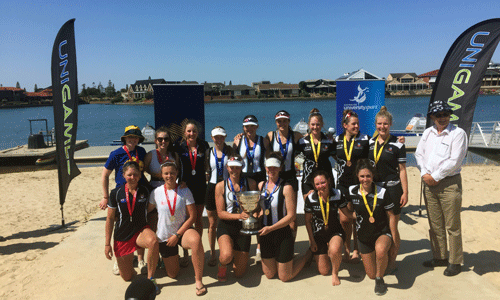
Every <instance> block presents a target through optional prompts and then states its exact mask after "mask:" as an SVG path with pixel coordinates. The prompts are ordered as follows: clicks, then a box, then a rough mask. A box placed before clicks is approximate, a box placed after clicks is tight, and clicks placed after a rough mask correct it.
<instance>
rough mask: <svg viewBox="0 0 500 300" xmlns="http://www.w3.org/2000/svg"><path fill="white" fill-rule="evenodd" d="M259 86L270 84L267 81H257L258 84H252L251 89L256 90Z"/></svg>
mask: <svg viewBox="0 0 500 300" xmlns="http://www.w3.org/2000/svg"><path fill="white" fill-rule="evenodd" d="M259 84H271V81H268V80H262V81H259V82H252V87H253V88H254V89H257V86H258V85H259Z"/></svg>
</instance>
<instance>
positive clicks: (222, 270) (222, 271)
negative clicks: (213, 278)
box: [217, 264, 227, 282]
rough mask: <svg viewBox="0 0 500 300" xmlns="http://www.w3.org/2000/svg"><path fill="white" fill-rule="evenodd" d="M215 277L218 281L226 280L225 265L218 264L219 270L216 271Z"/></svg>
mask: <svg viewBox="0 0 500 300" xmlns="http://www.w3.org/2000/svg"><path fill="white" fill-rule="evenodd" d="M217 279H218V280H219V281H220V282H226V281H227V266H223V265H221V264H219V272H218V273H217Z"/></svg>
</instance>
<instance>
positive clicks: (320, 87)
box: [304, 79, 337, 93]
mask: <svg viewBox="0 0 500 300" xmlns="http://www.w3.org/2000/svg"><path fill="white" fill-rule="evenodd" d="M304 82H305V87H304V90H305V91H306V92H308V93H320V92H324V93H335V92H336V91H337V84H336V82H335V80H332V79H309V80H304Z"/></svg>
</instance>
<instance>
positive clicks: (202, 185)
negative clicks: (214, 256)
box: [177, 120, 210, 236]
mask: <svg viewBox="0 0 500 300" xmlns="http://www.w3.org/2000/svg"><path fill="white" fill-rule="evenodd" d="M182 132H183V134H184V137H183V139H182V140H181V142H180V144H179V145H177V149H178V150H177V151H178V153H179V156H180V160H181V165H182V175H181V179H180V181H183V182H185V183H186V184H187V187H188V188H189V189H190V190H191V192H192V193H193V197H194V202H195V204H196V220H195V222H194V226H195V229H196V231H198V233H199V234H200V236H201V235H202V234H203V223H202V216H203V209H204V208H205V193H206V189H207V183H206V176H205V153H206V152H207V150H208V148H209V147H210V146H208V143H207V142H205V141H203V140H201V139H200V138H199V137H198V134H199V132H200V128H199V126H198V125H197V123H196V121H194V120H190V121H188V122H186V123H185V124H184V126H183V128H182Z"/></svg>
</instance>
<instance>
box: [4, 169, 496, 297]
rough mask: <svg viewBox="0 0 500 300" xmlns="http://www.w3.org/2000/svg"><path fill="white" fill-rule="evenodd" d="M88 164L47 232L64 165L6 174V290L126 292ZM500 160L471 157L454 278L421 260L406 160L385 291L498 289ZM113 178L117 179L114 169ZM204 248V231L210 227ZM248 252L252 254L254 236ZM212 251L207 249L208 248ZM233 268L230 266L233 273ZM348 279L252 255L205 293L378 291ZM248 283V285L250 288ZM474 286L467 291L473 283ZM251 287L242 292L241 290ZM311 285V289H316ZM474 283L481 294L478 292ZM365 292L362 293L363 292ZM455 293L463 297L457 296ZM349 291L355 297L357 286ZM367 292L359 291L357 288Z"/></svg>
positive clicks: (356, 272) (163, 281)
mask: <svg viewBox="0 0 500 300" xmlns="http://www.w3.org/2000/svg"><path fill="white" fill-rule="evenodd" d="M81 171H82V174H81V175H80V176H78V177H76V178H75V179H74V180H73V181H72V182H71V184H70V187H69V190H68V195H67V199H66V203H65V205H64V215H65V220H66V223H72V222H75V221H76V223H74V224H72V225H70V226H69V228H68V229H66V230H59V231H55V232H50V231H49V229H51V228H53V227H56V226H58V225H60V224H61V211H60V206H59V196H58V183H57V171H56V170H48V171H36V172H22V173H11V174H1V175H0V188H1V190H2V191H4V195H5V196H4V197H3V198H4V199H3V200H2V201H1V203H0V214H1V217H0V228H1V230H0V236H2V237H4V238H5V239H6V240H4V241H1V242H0V265H1V268H0V299H123V293H124V291H125V289H126V287H127V283H125V282H123V280H121V278H120V277H118V276H114V275H112V273H111V267H112V263H111V262H109V261H107V260H106V259H105V257H104V253H103V252H104V247H103V245H104V220H105V212H104V211H100V210H99V209H98V208H97V204H98V203H99V201H100V200H101V197H102V192H101V185H100V175H101V171H102V168H101V167H91V168H82V169H81ZM499 171H500V167H497V166H465V167H464V168H463V171H462V177H463V187H464V192H463V199H464V200H463V208H462V224H463V238H464V252H465V264H464V268H463V270H464V272H462V274H460V275H458V276H456V277H454V278H456V279H454V280H451V279H450V278H447V277H444V276H443V275H442V269H436V270H434V271H430V270H427V269H424V268H423V267H421V265H420V264H421V262H422V261H423V260H425V259H428V258H430V257H431V254H430V250H429V243H428V234H427V232H428V223H427V219H426V218H425V216H426V213H425V209H424V208H423V211H422V216H419V191H420V179H419V173H418V170H417V169H416V168H413V167H410V168H408V176H409V178H408V179H409V183H410V200H409V201H410V205H409V206H407V207H406V208H404V209H403V215H402V216H401V223H400V230H401V237H402V240H403V242H402V249H401V255H400V256H399V257H398V263H399V268H398V271H397V272H396V275H395V276H387V277H386V282H388V283H389V292H388V294H387V295H386V297H389V298H392V297H394V298H401V297H403V296H404V295H406V296H408V295H412V297H411V298H415V299H426V298H429V297H434V298H436V299H447V298H450V295H451V294H449V293H445V292H444V291H446V290H452V289H453V291H454V292H453V293H456V296H457V297H458V298H460V297H465V296H466V295H467V294H468V293H471V294H470V296H471V297H473V296H475V295H476V294H477V293H478V292H480V293H481V295H482V298H483V299H494V298H498V297H500V276H499V271H500V252H499V251H500V250H499V249H500V239H498V232H499V229H500V218H499V217H498V211H500V201H499V200H498V198H497V197H498V196H499V195H500V193H499V189H500V176H499ZM110 182H114V179H113V178H111V180H110ZM203 242H204V244H205V250H207V249H208V245H207V243H206V232H205V235H204V237H203ZM252 244H253V245H252V250H251V252H250V253H251V255H252V256H253V255H254V250H253V249H254V247H255V239H253V242H252ZM307 247H308V242H307V233H306V232H305V227H304V226H300V227H299V235H298V239H297V244H296V252H297V253H304V252H305V250H306V249H307ZM205 252H206V253H208V252H207V251H205ZM230 276H231V275H230ZM340 276H341V280H342V284H341V286H339V287H336V288H333V287H331V285H330V283H329V280H330V279H329V277H323V276H320V275H319V274H318V273H317V270H315V268H314V267H310V268H307V269H305V270H303V271H302V273H301V274H299V276H298V277H297V278H296V279H295V280H294V281H292V282H291V283H281V282H279V281H278V280H267V279H266V278H265V276H263V275H262V271H261V269H260V264H258V263H255V261H253V258H252V259H251V267H250V269H249V274H248V275H247V276H246V277H245V278H244V279H242V280H238V281H236V280H234V279H232V278H230V280H229V281H228V283H226V284H219V283H218V282H217V281H216V268H209V267H205V276H204V282H205V284H207V285H208V286H209V293H208V294H207V296H205V297H208V298H229V296H230V295H233V296H231V298H234V297H239V298H243V299H247V298H248V299H254V298H262V297H267V298H271V299H275V298H283V297H286V296H288V297H293V298H303V297H309V296H313V295H316V296H315V297H319V298H321V295H323V296H325V298H326V296H327V295H331V294H328V293H330V292H331V291H336V292H337V291H338V292H339V293H345V295H347V294H348V293H352V290H353V289H356V291H359V292H360V296H362V295H368V296H372V295H373V282H372V281H370V280H369V279H368V278H367V277H366V276H364V271H363V268H362V265H348V264H343V265H342V270H341V273H340ZM157 277H158V283H159V284H160V286H161V287H162V294H161V295H159V296H158V297H157V299H167V298H171V297H174V295H178V297H183V298H186V297H187V298H189V297H194V279H193V271H192V267H191V266H190V267H189V268H187V269H184V270H182V271H181V275H180V277H179V278H178V280H173V279H170V278H168V277H166V276H165V272H164V271H158V273H157ZM248 288H251V290H249V289H248ZM469 290H470V291H469ZM242 292H244V293H245V295H242V294H241V293H242ZM311 293H312V294H311ZM474 293H476V294H474ZM357 294H358V293H356V295H357ZM457 297H456V298H457ZM350 298H351V299H358V298H357V296H355V295H353V296H352V297H350ZM359 299H361V297H360V298H359Z"/></svg>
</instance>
